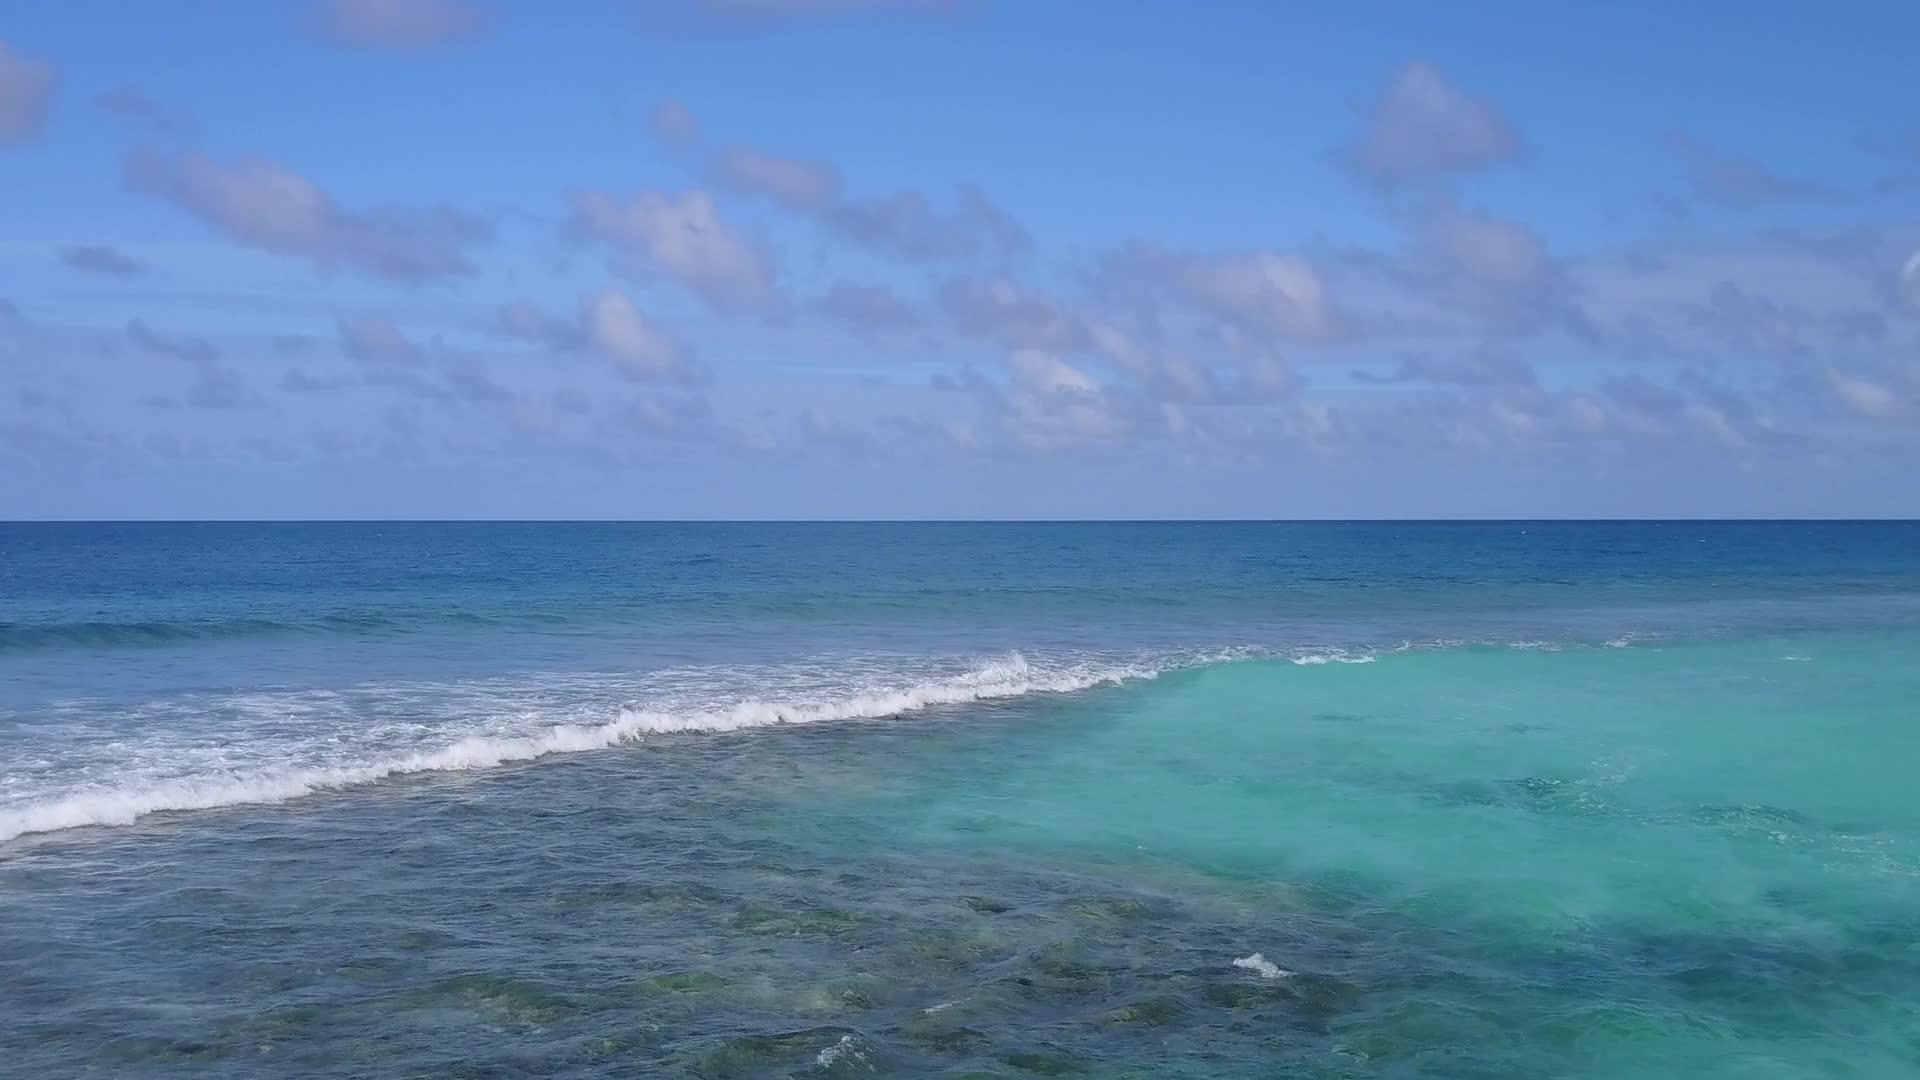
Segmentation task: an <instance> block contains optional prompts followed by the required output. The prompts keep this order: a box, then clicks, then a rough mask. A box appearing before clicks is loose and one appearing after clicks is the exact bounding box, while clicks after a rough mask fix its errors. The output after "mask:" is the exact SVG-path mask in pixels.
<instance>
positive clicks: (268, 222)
mask: <svg viewBox="0 0 1920 1080" xmlns="http://www.w3.org/2000/svg"><path fill="white" fill-rule="evenodd" d="M126 171H127V179H128V181H129V182H130V183H131V184H132V185H133V186H134V188H136V189H137V190H140V191H143V192H146V193H147V194H149V195H152V196H154V197H156V198H159V199H162V200H164V201H166V202H170V203H172V204H174V205H175V206H178V207H180V208H181V209H183V210H186V211H187V212H189V213H191V214H193V215H194V216H196V217H198V218H200V219H201V220H203V221H206V222H207V223H208V224H211V225H213V226H215V227H216V228H219V229H220V230H222V231H224V232H226V233H227V234H228V235H230V236H232V237H233V238H234V239H236V240H239V241H241V242H242V243H245V244H249V245H252V246H254V247H258V248H262V249H264V250H267V251H272V252H275V253H278V254H282V255H294V256H300V257H304V258H307V259H311V260H313V261H314V262H316V263H319V264H320V265H322V266H325V267H346V268H349V269H353V270H357V271H360V272H362V273H366V274H371V275H373V276H375V277H385V278H395V279H400V280H424V279H429V278H438V277H449V276H454V275H459V274H466V273H470V272H471V271H472V270H473V264H472V262H471V261H470V260H469V259H468V257H467V249H468V248H470V247H472V246H474V245H477V244H479V243H481V242H482V241H484V240H485V239H487V237H488V235H489V231H490V230H489V229H488V228H487V225H486V223H485V222H483V221H481V220H479V219H478V218H474V217H472V216H470V215H467V214H462V213H460V212H458V211H455V210H452V209H449V208H447V207H444V206H434V207H382V208H378V209H372V210H363V211H352V210H347V209H346V208H344V207H341V206H340V205H338V204H337V203H335V202H334V200H333V198H332V197H331V196H329V195H328V194H327V193H326V192H325V191H322V190H321V189H320V187H319V186H318V185H317V184H315V183H313V181H311V180H308V179H307V178H306V177H304V176H301V175H299V174H298V173H295V172H293V171H292V170H290V169H287V168H284V167H282V166H280V165H277V164H274V163H273V162H269V161H261V160H243V161H239V162H236V163H234V164H231V165H226V164H222V163H220V162H217V161H214V160H213V159H211V158H207V157H205V156H202V155H200V154H197V153H187V154H181V155H163V154H157V153H152V152H143V153H138V154H135V155H134V156H133V157H131V158H129V159H128V161H127V169H126Z"/></svg>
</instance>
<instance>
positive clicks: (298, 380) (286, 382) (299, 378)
mask: <svg viewBox="0 0 1920 1080" xmlns="http://www.w3.org/2000/svg"><path fill="white" fill-rule="evenodd" d="M354 382H355V380H353V379H351V378H348V377H347V376H344V375H336V376H333V377H332V378H328V377H326V376H324V375H309V374H307V372H306V371H305V369H303V368H292V369H290V370H289V371H288V372H287V373H286V374H285V375H282V376H281V377H280V389H282V390H285V391H286V392H288V393H290V394H325V393H331V392H333V391H335V390H344V389H346V388H347V387H349V386H352V385H353V384H354Z"/></svg>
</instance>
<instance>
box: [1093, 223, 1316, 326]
mask: <svg viewBox="0 0 1920 1080" xmlns="http://www.w3.org/2000/svg"><path fill="white" fill-rule="evenodd" d="M1101 277H1102V278H1103V280H1104V282H1105V284H1106V285H1107V286H1108V287H1109V289H1110V290H1111V289H1117V290H1118V291H1119V292H1121V293H1122V294H1124V295H1128V296H1130V297H1132V298H1135V299H1138V300H1141V301H1145V302H1152V301H1154V300H1156V299H1158V298H1161V297H1165V298H1170V299H1173V300H1177V301H1179V302H1180V303H1182V304H1184V305H1186V306H1188V307H1189V308H1191V309H1193V310H1195V311H1198V312H1200V313H1202V314H1205V315H1208V316H1211V317H1213V318H1215V319H1218V320H1220V321H1221V322H1223V323H1225V324H1227V325H1228V326H1230V327H1233V328H1235V329H1237V330H1239V331H1243V332H1245V333H1249V334H1254V335H1259V336H1261V337H1270V338H1278V339H1284V340H1290V341H1299V342H1326V341H1332V340H1335V339H1337V338H1340V337H1341V336H1343V335H1344V334H1345V333H1346V332H1347V328H1346V326H1345V320H1344V318H1343V317H1342V315H1341V313H1340V311H1339V309H1338V308H1337V306H1336V305H1335V304H1334V300H1333V296H1332V294H1331V292H1330V291H1329V289H1328V287H1327V284H1326V281H1325V280H1324V279H1323V278H1322V277H1321V275H1320V272H1319V271H1318V270H1317V269H1315V267H1314V265H1313V264H1312V263H1310V262H1308V261H1307V260H1306V259H1305V258H1302V257H1301V256H1299V255H1294V254H1287V253H1281V252H1274V251H1249V252H1238V253H1231V254H1224V255H1189V254H1176V253H1171V252H1167V251H1163V250H1161V249H1159V248H1156V247H1153V246H1150V245H1135V246H1133V247H1131V248H1128V249H1126V250H1123V251H1121V252H1119V253H1117V254H1115V255H1113V256H1109V257H1108V259H1107V260H1106V262H1105V264H1104V266H1103V267H1102V271H1101Z"/></svg>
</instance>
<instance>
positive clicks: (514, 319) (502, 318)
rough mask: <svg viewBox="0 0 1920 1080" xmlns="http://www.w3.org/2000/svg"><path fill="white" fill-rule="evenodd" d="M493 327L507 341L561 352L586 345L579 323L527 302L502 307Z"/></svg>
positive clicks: (584, 335)
mask: <svg viewBox="0 0 1920 1080" xmlns="http://www.w3.org/2000/svg"><path fill="white" fill-rule="evenodd" d="M494 327H495V329H497V330H498V331H499V332H500V333H501V334H503V335H505V336H506V337H509V338H513V339H515V340H518V341H528V342H533V343H535V344H538V345H542V346H545V347H547V348H550V349H555V350H558V351H561V352H571V351H572V350H574V349H579V348H583V347H585V345H586V343H587V336H586V332H585V330H584V329H583V328H582V326H581V324H580V323H579V322H578V321H569V320H567V319H564V318H561V317H560V316H558V315H554V314H552V313H551V312H548V311H546V310H545V309H543V308H541V307H540V306H539V305H538V304H532V303H529V302H527V301H525V300H515V301H513V302H512V303H509V304H504V305H502V306H501V307H500V309H499V310H498V311H497V312H495V314H494Z"/></svg>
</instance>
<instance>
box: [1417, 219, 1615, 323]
mask: <svg viewBox="0 0 1920 1080" xmlns="http://www.w3.org/2000/svg"><path fill="white" fill-rule="evenodd" d="M1402 269H1403V276H1402V280H1403V282H1404V283H1405V284H1407V285H1408V286H1409V287H1411V288H1412V289H1413V290H1414V291H1415V292H1417V293H1419V294H1420V295H1423V296H1425V297H1427V298H1429V299H1432V300H1435V301H1437V302H1439V303H1441V304H1443V305H1445V306H1448V307H1451V308H1454V309H1456V310H1462V311H1465V312H1467V313H1468V314H1470V315H1473V316H1475V317H1476V318H1477V319H1479V320H1480V321H1481V323H1482V324H1483V325H1484V326H1485V327H1486V328H1487V329H1490V330H1493V331H1496V332H1502V333H1528V332H1532V331H1534V330H1537V329H1540V328H1542V327H1544V326H1550V325H1559V326H1562V327H1574V328H1576V330H1577V331H1578V332H1580V333H1586V332H1587V329H1586V323H1585V318H1584V316H1583V315H1582V314H1581V313H1580V312H1579V311H1578V309H1577V308H1576V307H1575V306H1574V304H1573V301H1572V298H1571V296H1570V291H1571V285H1570V283H1569V282H1568V281H1567V279H1566V277H1565V276H1564V274H1563V273H1562V271H1561V268H1560V266H1559V264H1558V263H1557V262H1556V261H1555V260H1554V258H1553V256H1552V255H1551V254H1550V253H1549V252H1548V250H1547V245H1546V241H1545V240H1543V239H1542V238H1541V236H1540V234H1539V233H1538V232H1536V231H1534V230H1533V229H1531V228H1529V227H1527V226H1525V225H1522V224H1520V223H1519V222H1515V221H1509V220H1507V219H1505V218H1500V217H1495V216H1493V215H1492V214H1486V213H1479V212H1475V211H1468V210H1459V209H1451V208H1446V209H1440V210H1437V211H1434V212H1430V213H1428V214H1427V215H1425V216H1424V217H1423V218H1421V219H1420V220H1419V221H1418V222H1417V223H1416V224H1415V226H1414V242H1413V247H1412V251H1411V253H1410V254H1409V256H1408V258H1407V259H1406V261H1405V263H1404V264H1403V267H1402Z"/></svg>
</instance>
